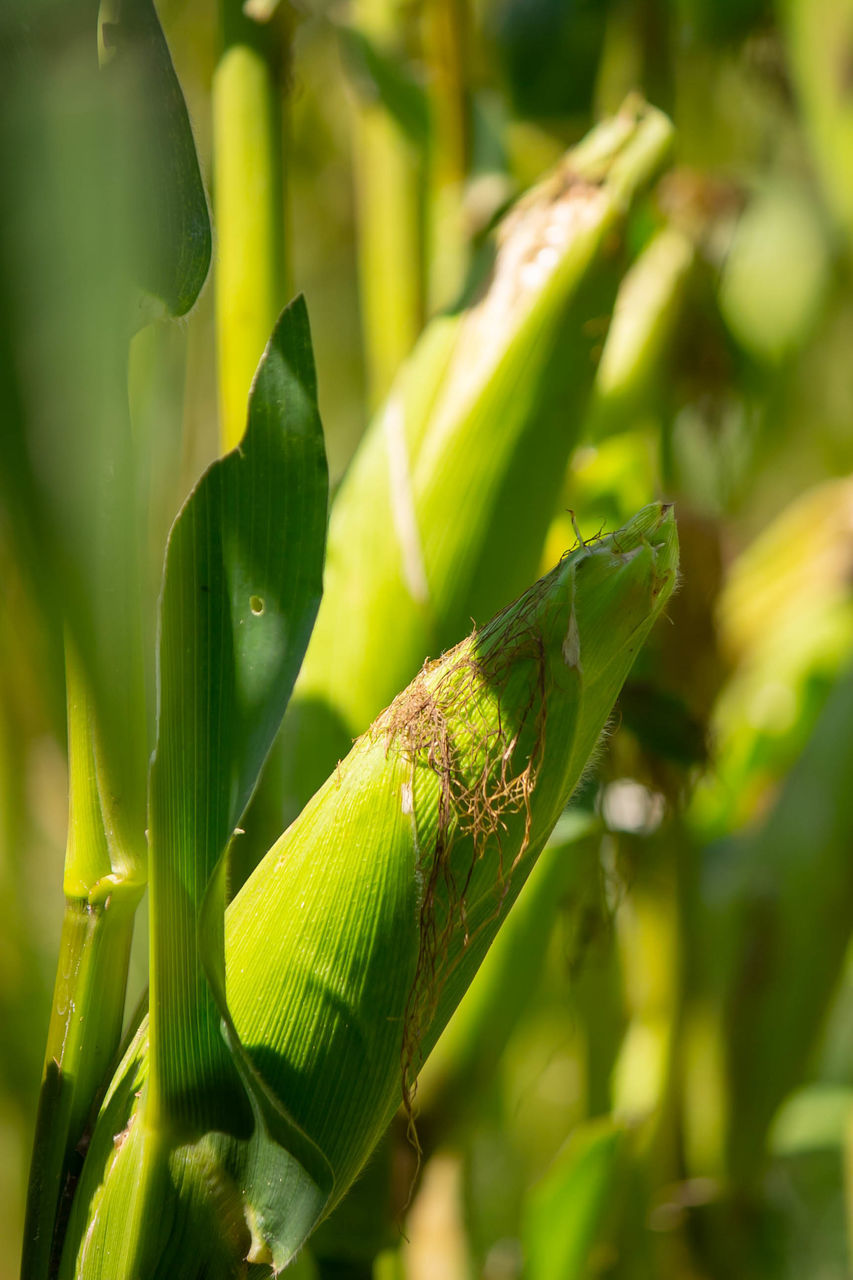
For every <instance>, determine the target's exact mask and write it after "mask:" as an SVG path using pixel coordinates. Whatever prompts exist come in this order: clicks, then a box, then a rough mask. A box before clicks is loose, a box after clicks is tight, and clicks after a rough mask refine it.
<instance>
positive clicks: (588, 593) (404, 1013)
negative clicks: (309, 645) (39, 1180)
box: [62, 506, 677, 1280]
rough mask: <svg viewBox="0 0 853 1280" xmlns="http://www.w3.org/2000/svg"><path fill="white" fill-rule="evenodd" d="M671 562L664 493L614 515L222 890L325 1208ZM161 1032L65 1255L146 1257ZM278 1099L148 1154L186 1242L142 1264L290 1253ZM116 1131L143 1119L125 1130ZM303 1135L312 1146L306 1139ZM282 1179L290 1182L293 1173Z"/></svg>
mask: <svg viewBox="0 0 853 1280" xmlns="http://www.w3.org/2000/svg"><path fill="white" fill-rule="evenodd" d="M676 564H677V538H676V531H675V524H674V520H673V517H672V512H671V510H670V509H669V508H667V507H660V506H652V507H648V508H646V509H645V510H644V511H642V512H640V514H639V515H638V516H636V517H635V518H634V520H632V521H631V522H630V523H629V524H628V525H627V526H626V527H625V528H624V529H622V530H620V531H619V532H618V533H617V534H613V535H610V536H609V537H606V538H603V539H601V540H600V541H598V542H594V543H591V544H589V545H583V544H581V545H580V546H579V547H578V548H577V549H576V550H575V551H574V552H572V553H571V554H570V555H568V556H567V557H566V558H565V559H564V560H563V561H562V562H561V563H560V564H559V565H558V566H557V568H555V569H554V570H553V571H552V572H551V573H550V574H548V575H547V576H546V577H545V578H543V579H541V580H540V581H539V582H538V583H536V584H535V585H534V586H533V587H532V588H530V590H529V591H527V592H526V593H525V594H524V595H523V596H522V597H521V599H520V600H518V601H517V602H516V603H515V604H514V605H512V606H511V607H509V608H508V609H506V610H504V612H503V613H501V614H499V615H498V616H497V617H496V618H494V619H493V620H492V622H490V623H489V624H488V625H487V626H486V627H484V628H483V629H482V630H480V631H475V632H474V633H473V635H472V636H470V637H469V638H468V639H467V640H466V641H463V642H462V644H460V645H459V646H457V647H456V648H455V649H453V650H451V651H450V652H449V653H447V654H446V655H445V656H444V657H443V658H442V659H440V660H438V661H436V662H432V663H427V665H426V666H425V667H424V668H423V670H422V671H421V673H420V674H419V676H418V677H417V678H416V679H415V680H414V681H413V682H412V684H411V685H410V686H409V687H408V688H407V689H406V690H405V691H404V692H403V693H402V694H400V696H399V697H398V698H397V699H395V701H394V702H393V703H392V704H391V706H390V707H389V708H388V709H387V710H386V711H385V712H384V713H383V714H382V715H381V716H380V717H379V718H378V719H377V720H376V721H375V722H374V724H373V726H372V727H371V728H370V730H369V731H368V732H366V733H365V734H364V735H363V736H362V737H361V738H360V739H359V740H358V742H357V743H356V744H355V746H354V747H353V749H352V751H351V752H350V754H349V756H348V757H347V759H346V760H345V761H343V762H342V763H341V765H340V766H339V768H338V770H336V772H335V773H333V774H332V776H331V777H330V778H329V779H328V781H327V783H326V784H325V786H324V787H323V788H322V789H321V790H320V792H318V794H317V795H316V796H315V797H314V799H313V800H312V802H311V803H310V804H309V805H308V807H307V808H306V809H305V811H304V813H303V814H302V815H301V817H300V818H299V819H298V821H297V822H295V823H294V824H293V825H292V826H291V827H290V828H289V830H288V831H287V832H285V834H284V835H283V836H282V837H281V839H280V840H279V841H278V842H277V843H276V845H275V846H274V847H273V848H272V849H271V850H270V852H269V853H268V855H267V857H266V858H265V859H264V861H263V862H262V863H261V865H260V867H259V868H258V869H257V870H256V872H255V873H254V875H253V876H252V877H251V879H250V880H249V881H248V882H247V884H246V885H245V886H244V888H243V889H242V891H241V892H240V893H239V894H238V896H237V898H236V899H235V901H234V902H233V903H232V904H231V906H230V908H229V909H228V912H227V914H226V926H225V946H226V992H227V1000H228V1016H227V1019H226V1027H227V1036H226V1038H227V1040H228V1042H229V1045H230V1047H231V1050H232V1052H233V1054H234V1056H235V1062H236V1064H237V1068H238V1071H240V1072H241V1074H242V1076H243V1078H244V1080H249V1078H251V1080H250V1083H251V1097H252V1100H253V1106H255V1101H256V1100H257V1098H259V1097H262V1098H263V1099H265V1100H266V1103H267V1104H268V1107H269V1108H272V1109H275V1108H278V1110H279V1112H284V1111H285V1109H286V1114H287V1117H288V1120H289V1122H290V1124H291V1126H292V1133H294V1134H297V1135H298V1134H300V1133H301V1134H302V1135H303V1136H304V1140H305V1146H306V1150H307V1152H308V1155H309V1157H310V1152H311V1150H317V1149H319V1151H320V1152H322V1155H323V1157H324V1158H325V1161H326V1162H328V1166H329V1168H330V1169H331V1171H332V1173H333V1176H334V1185H333V1187H332V1189H331V1192H330V1193H329V1194H328V1198H327V1201H326V1206H325V1211H326V1212H328V1211H329V1210H330V1209H331V1208H332V1207H333V1205H334V1204H335V1203H336V1202H337V1201H338V1200H339V1199H340V1198H341V1196H342V1195H343V1194H344V1192H345V1191H346V1189H347V1187H348V1186H349V1185H350V1184H351V1182H352V1180H353V1178H354V1177H355V1176H356V1174H357V1173H358V1171H359V1169H360V1168H361V1166H362V1165H363V1164H364V1161H365V1160H366V1159H367V1157H368V1155H369V1154H370V1152H371V1150H372V1148H373V1147H374V1145H375V1143H376V1142H377V1140H378V1139H379V1137H380V1136H381V1134H382V1131H383V1130H384V1128H385V1127H386V1125H387V1124H388V1122H389V1120H390V1118H391V1116H392V1115H393V1112H394V1111H395V1109H396V1107H397V1106H398V1105H399V1103H400V1099H401V1096H402V1097H404V1098H405V1097H407V1096H408V1095H409V1090H410V1087H411V1085H412V1082H413V1080H414V1078H415V1075H416V1073H417V1070H418V1068H419V1066H420V1064H421V1062H422V1061H423V1059H424V1058H425V1057H426V1055H427V1054H428V1053H429V1051H430V1049H431V1048H432V1046H433V1044H434V1043H435V1041H436V1039H437V1037H438V1035H439V1033H440V1031H441V1029H442V1028H443V1026H444V1025H445V1024H446V1022H447V1020H448V1018H449V1017H450V1014H451V1013H452V1011H453V1009H454V1008H455V1006H456V1005H457V1004H458V1002H459V1000H460V999H461V997H462V994H463V993H464V991H465V989H466V988H467V986H468V984H469V983H470V981H471V978H472V977H473V975H474V973H475V972H476V969H477V967H478V965H479V964H480V962H481V960H482V958H483V956H484V955H485V952H486V950H487V948H488V946H489V944H490V942H491V940H492V939H493V938H494V936H495V934H496V932H497V930H498V927H499V925H500V923H501V921H502V920H503V918H504V917H505V915H506V913H507V912H508V910H509V908H510V906H511V904H512V902H513V901H514V900H515V898H516V896H517V895H518V892H519V891H520V889H521V887H522V885H523V883H524V881H525V879H526V878H527V875H528V874H529V872H530V869H531V867H532V866H533V864H534V862H535V859H536V857H537V856H538V854H539V852H540V851H541V849H542V848H543V846H544V844H545V841H546V840H547V838H548V836H549V834H550V832H551V829H552V828H553V826H554V824H555V823H556V821H557V819H558V817H559V816H560V813H561V812H562V810H563V808H564V806H565V804H566V801H567V800H568V797H569V795H570V794H571V792H572V790H573V789H574V787H575V786H576V784H577V782H578V779H579V778H580V776H581V774H582V772H583V770H584V768H585V767H586V765H587V763H588V761H589V758H590V755H591V753H592V752H593V750H594V747H595V744H596V741H597V739H598V737H599V735H600V733H601V731H602V729H603V727H604V726H605V724H606V722H607V718H608V716H609V714H610V711H611V709H612V706H613V702H614V699H615V698H616V695H617V694H618V692H619V689H620V687H621V685H622V683H623V681H624V679H625V677H626V675H627V673H628V671H629V669H630V667H631V664H632V662H633V659H634V657H635V656H636V653H637V650H638V648H639V646H640V644H641V643H642V641H643V640H644V638H645V636H646V634H647V632H648V630H649V628H650V626H651V625H652V622H653V621H654V620H655V618H656V617H658V615H659V614H660V612H661V610H662V609H663V607H664V604H665V602H666V600H667V598H668V596H669V594H670V592H671V590H672V587H673V585H674V582H675V574H676ZM238 1037H239V1041H238ZM145 1038H146V1029H145V1027H144V1026H143V1028H142V1030H141V1032H140V1035H139V1037H138V1038H137V1041H136V1043H135V1045H134V1047H133V1048H132V1050H131V1051H130V1053H129V1056H128V1058H127V1059H126V1062H125V1064H124V1065H123V1067H122V1069H121V1070H120V1072H119V1074H118V1076H117V1077H116V1082H115V1084H114V1086H113V1089H112V1091H111V1094H110V1096H109V1097H108V1099H107V1103H106V1104H105V1107H104V1110H103V1111H102V1114H101V1117H100V1119H99V1123H98V1125H97V1127H96V1130H95V1133H94V1138H93V1144H92V1151H91V1154H90V1156H89V1159H88V1161H87V1164H86V1166H85V1168H84V1172H83V1180H82V1182H81V1186H80V1190H79V1192H78V1196H77V1200H76V1201H75V1206H79V1207H78V1208H77V1211H76V1213H75V1215H74V1217H73V1219H72V1223H71V1227H70V1229H69V1236H68V1244H67V1248H66V1254H65V1257H64V1260H63V1272H62V1274H63V1275H67V1276H70V1275H77V1276H85V1277H91V1276H106V1275H109V1276H110V1277H111V1280H117V1277H120V1276H122V1275H124V1274H128V1275H129V1274H135V1272H132V1271H127V1272H125V1271H122V1270H121V1268H120V1263H121V1259H122V1256H123V1250H124V1248H125V1240H126V1237H127V1232H126V1230H125V1229H124V1227H123V1225H122V1223H123V1221H124V1218H125V1217H126V1216H127V1214H128V1213H129V1212H130V1210H129V1208H128V1197H129V1196H130V1195H131V1191H130V1190H129V1189H130V1188H131V1187H133V1186H135V1185H136V1184H137V1177H136V1173H131V1172H130V1171H129V1170H130V1169H131V1168H132V1167H133V1166H134V1165H135V1162H137V1161H139V1162H141V1168H140V1169H139V1170H137V1173H138V1174H139V1176H142V1175H143V1174H144V1173H145V1170H146V1169H147V1168H148V1167H149V1166H148V1163H147V1155H146V1152H147V1150H148V1149H150V1148H151V1147H152V1145H154V1146H156V1142H157V1141H159V1140H161V1139H162V1136H163V1132H162V1130H160V1131H158V1130H156V1129H151V1128H147V1127H146V1110H145V1106H144V1095H145V1090H146V1088H147V1085H146V1077H147V1070H148V1068H147V1057H146V1053H147V1050H146V1044H145ZM139 1093H142V1096H143V1104H142V1105H141V1106H140V1105H137V1102H136V1095H137V1094H139ZM270 1114H271V1112H270V1110H268V1111H267V1112H266V1113H264V1114H263V1115H262V1114H261V1113H260V1112H259V1111H258V1110H257V1109H256V1110H255V1134H254V1135H245V1136H244V1137H242V1138H241V1137H240V1136H239V1135H237V1136H235V1135H234V1134H230V1135H225V1134H222V1133H213V1134H207V1135H203V1136H201V1137H198V1138H196V1140H195V1141H194V1142H193V1143H191V1144H190V1145H189V1146H188V1147H187V1149H186V1151H185V1152H183V1153H182V1151H181V1149H180V1148H181V1147H182V1146H186V1142H185V1141H184V1142H183V1143H182V1141H181V1135H179V1134H175V1135H174V1136H173V1138H172V1140H171V1143H170V1145H169V1147H168V1151H169V1154H168V1159H167V1160H166V1162H165V1165H166V1166H167V1167H168V1171H169V1174H168V1177H164V1176H163V1172H162V1171H163V1168H164V1161H163V1160H162V1159H161V1160H160V1161H159V1162H156V1161H155V1166H156V1168H157V1171H158V1172H157V1177H159V1178H160V1179H161V1181H160V1185H159V1186H158V1187H156V1188H155V1192H156V1199H154V1200H152V1201H151V1206H152V1207H154V1206H155V1205H157V1204H158V1203H160V1202H162V1212H163V1213H164V1214H168V1215H169V1216H170V1218H171V1219H172V1221H173V1222H174V1224H175V1225H174V1227H173V1230H172V1232H171V1233H170V1237H169V1238H170V1240H171V1244H170V1250H171V1251H170V1252H169V1253H168V1255H166V1254H163V1255H161V1256H158V1257H156V1258H153V1257H151V1256H149V1257H148V1258H147V1260H146V1261H147V1270H146V1274H147V1275H151V1276H160V1275H163V1276H165V1275H174V1274H175V1273H176V1270H180V1267H181V1266H186V1267H189V1266H190V1265H191V1262H192V1265H195V1260H196V1258H197V1257H200V1256H202V1255H203V1256H204V1258H205V1259H206V1261H205V1264H204V1265H205V1267H206V1268H207V1270H205V1271H204V1272H198V1274H205V1275H209V1276H215V1275H222V1276H231V1275H236V1274H239V1270H240V1266H241V1262H242V1259H244V1258H245V1257H246V1256H247V1250H251V1256H252V1257H253V1259H255V1260H263V1259H264V1258H267V1259H272V1260H273V1261H274V1263H275V1265H276V1266H277V1267H281V1266H283V1265H285V1263H286V1262H287V1260H288V1258H289V1257H290V1256H292V1249H291V1251H290V1252H288V1251H287V1250H286V1249H284V1248H282V1238H283V1234H287V1235H288V1238H289V1239H290V1241H291V1243H292V1240H293V1239H294V1237H295V1234H296V1232H295V1230H294V1225H293V1223H292V1222H287V1221H286V1220H285V1218H282V1219H281V1220H280V1221H279V1222H278V1223H275V1222H274V1218H275V1213H276V1209H277V1207H280V1206H279V1204H278V1200H277V1199H276V1196H277V1194H278V1188H277V1186H276V1178H277V1177H281V1176H286V1175H284V1174H282V1172H281V1171H280V1170H275V1169H273V1168H272V1166H269V1165H267V1166H264V1167H265V1168H269V1170H270V1176H269V1180H268V1183H267V1187H268V1198H267V1200H266V1202H265V1203H264V1204H263V1205H258V1204H257V1203H254V1202H252V1201H249V1200H246V1199H245V1197H244V1195H243V1193H242V1191H241V1188H245V1187H246V1186H247V1185H248V1183H247V1176H246V1171H247V1169H248V1168H249V1167H250V1165H251V1162H252V1160H254V1159H255V1158H256V1156H257V1144H256V1146H255V1148H253V1145H252V1144H253V1143H256V1139H257V1138H258V1131H259V1130H260V1129H261V1128H264V1127H265V1126H266V1125H267V1123H268V1117H269V1115H270ZM122 1131H124V1132H125V1133H126V1134H127V1135H128V1138H127V1139H126V1140H122V1142H121V1143H120V1145H119V1146H118V1147H116V1145H115V1144H114V1141H113V1139H114V1135H116V1134H117V1133H122ZM158 1134H159V1135H160V1137H159V1138H158V1136H157V1135H158ZM253 1150H254V1152H255V1154H254V1155H253ZM281 1154H282V1162H283V1163H284V1161H285V1157H286V1155H287V1153H286V1152H282V1153H281ZM290 1154H291V1155H292V1157H293V1160H295V1162H296V1163H299V1161H300V1160H301V1158H302V1155H303V1153H302V1152H300V1151H298V1150H294V1148H293V1147H291V1152H290ZM264 1158H266V1157H264ZM152 1167H154V1166H152ZM202 1181H205V1182H206V1183H208V1184H210V1185H214V1186H216V1187H217V1188H219V1190H220V1200H221V1203H220V1204H219V1209H218V1217H219V1218H221V1221H222V1223H223V1224H225V1225H227V1224H229V1223H230V1224H234V1223H238V1224H239V1222H241V1221H242V1222H244V1224H245V1229H244V1230H242V1231H237V1230H235V1231H234V1232H233V1233H232V1236H230V1237H229V1240H230V1243H229V1242H228V1241H225V1243H223V1240H224V1236H223V1235H221V1234H220V1236H219V1237H217V1239H216V1240H213V1239H212V1237H211V1223H212V1220H213V1219H214V1218H216V1217H217V1215H211V1213H210V1211H209V1207H208V1208H205V1209H201V1208H200V1209H199V1211H198V1212H197V1213H196V1212H195V1211H194V1210H193V1204H194V1203H195V1199H196V1197H197V1195H198V1193H199V1185H200V1182H202ZM254 1185H255V1187H256V1188H257V1186H258V1185H259V1180H258V1178H257V1177H255V1183H254ZM98 1187H101V1190H100V1191H96V1188H98ZM320 1190H321V1191H322V1188H321V1189H320ZM281 1194H282V1195H283V1196H284V1197H285V1201H286V1195H287V1188H286V1187H285V1188H283V1191H282V1193H281ZM87 1206H91V1212H90V1213H87ZM131 1216H132V1215H131ZM285 1217H286V1215H285ZM311 1225H312V1224H308V1226H307V1227H306V1228H305V1229H304V1230H305V1234H307V1233H308V1230H310V1226H311ZM229 1230H230V1228H229ZM277 1230H280V1232H281V1233H283V1234H279V1235H276V1231H277ZM180 1273H181V1274H184V1272H183V1271H181V1272H180ZM188 1274H196V1272H188Z"/></svg>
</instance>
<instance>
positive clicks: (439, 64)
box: [424, 0, 470, 315]
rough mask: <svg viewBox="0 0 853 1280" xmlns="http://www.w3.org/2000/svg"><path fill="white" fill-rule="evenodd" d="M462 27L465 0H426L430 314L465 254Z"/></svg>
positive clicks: (461, 271) (454, 283) (450, 291)
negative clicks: (428, 90)
mask: <svg viewBox="0 0 853 1280" xmlns="http://www.w3.org/2000/svg"><path fill="white" fill-rule="evenodd" d="M466 27H467V15H466V6H465V4H464V2H463V0H426V4H425V5H424V52H425V55H426V61H427V65H428V67H429V86H430V94H429V97H430V117H431V126H432V127H431V133H430V164H429V178H428V191H427V224H428V230H427V234H428V240H427V262H428V276H429V295H428V309H429V313H430V314H431V315H432V314H434V313H435V312H436V311H438V310H440V309H441V308H443V307H446V306H449V305H450V304H451V303H452V302H453V300H454V298H455V297H456V295H457V294H458V293H459V291H460V289H461V288H462V285H463V283H464V279H465V269H466V265H467V259H468V236H467V232H466V228H465V216H464V208H463V194H464V186H465V181H466V178H467V176H468V168H469V152H470V124H469V108H468V93H467V88H466V86H467V84H468V82H469V76H468V74H467V70H466V65H465V64H466V46H467V30H466Z"/></svg>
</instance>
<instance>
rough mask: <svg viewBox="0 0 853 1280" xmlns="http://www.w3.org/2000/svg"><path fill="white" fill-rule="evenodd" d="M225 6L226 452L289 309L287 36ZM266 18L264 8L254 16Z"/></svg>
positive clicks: (216, 112)
mask: <svg viewBox="0 0 853 1280" xmlns="http://www.w3.org/2000/svg"><path fill="white" fill-rule="evenodd" d="M249 8H250V6H249V5H246V6H244V5H242V4H241V3H240V0H222V3H221V7H220V18H221V29H222V45H223V47H222V55H221V57H220V59H219V64H218V66H217V68H216V72H215V75H214V78H213V160H214V170H215V174H214V199H213V204H214V212H215V217H216V227H217V248H216V337H217V346H218V365H219V396H220V422H221V439H222V447H223V450H228V449H231V448H233V447H234V446H235V445H236V444H238V443H239V441H240V439H241V437H242V435H243V430H244V428H245V425H246V404H247V401H248V395H249V386H250V384H251V381H252V378H253V377H254V374H255V369H256V368H257V364H258V361H259V359H260V357H261V354H262V352H263V350H264V347H265V346H266V342H267V338H268V337H269V334H270V331H271V329H272V327H273V325H274V323H275V319H276V316H277V315H278V312H279V311H280V309H281V306H282V303H283V301H284V298H283V295H284V292H285V289H284V277H285V267H284V258H285V252H284V178H283V164H282V106H281V86H282V81H283V64H284V59H285V54H284V50H285V48H286V33H285V32H283V31H282V28H281V26H280V24H279V23H278V22H276V21H274V20H272V19H271V20H269V21H256V20H255V18H254V17H250V16H247V13H246V10H247V9H249ZM255 9H256V10H257V9H258V6H257V5H256V6H255Z"/></svg>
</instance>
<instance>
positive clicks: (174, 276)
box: [100, 0, 211, 316]
mask: <svg viewBox="0 0 853 1280" xmlns="http://www.w3.org/2000/svg"><path fill="white" fill-rule="evenodd" d="M100 24H101V30H100V34H101V44H102V61H103V63H104V70H103V73H102V74H103V75H104V76H105V77H106V78H107V79H108V81H109V83H110V86H111V89H112V91H113V93H114V94H115V95H116V101H117V103H119V104H120V105H121V106H123V107H124V108H125V110H128V125H129V127H130V128H131V129H132V131H133V135H134V136H133V140H132V142H133V148H134V150H133V161H134V169H135V184H136V188H137V192H138V197H139V201H140V203H139V205H138V206H137V209H136V223H137V235H136V244H135V251H134V253H133V258H132V263H133V274H134V277H135V280H136V282H137V284H138V285H139V286H140V287H141V288H142V290H143V291H144V292H145V293H147V294H149V295H151V296H152V297H153V298H157V299H160V301H161V302H162V303H163V304H165V307H166V309H167V311H168V312H169V313H170V314H171V315H173V316H182V315H185V314H186V312H187V311H189V309H190V307H191V306H192V305H193V303H194V302H195V300H196V298H197V297H198V295H199V293H200V292H201V289H202V286H203V284H204V282H205V279H206V278H207V271H208V267H209V266H210V254H211V233H210V219H209V217H208V212H207V198H206V196H205V193H204V187H203V185H202V180H201V173H200V171H199V165H198V156H197V155H196V149H195V142H194V139H193V133H192V127H191V125H190V121H189V116H188V115H187V108H186V103H185V102H184V97H183V94H182V92H181V86H180V84H179V83H178V78H177V76H176V75H175V69H174V67H173V66H172V59H171V57H170V55H169V48H168V45H167V44H166V41H165V38H164V36H163V31H162V29H161V27H160V22H159V20H158V17H157V11H156V9H155V8H154V4H153V2H152V0H104V3H103V4H102V5H101V12H100Z"/></svg>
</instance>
